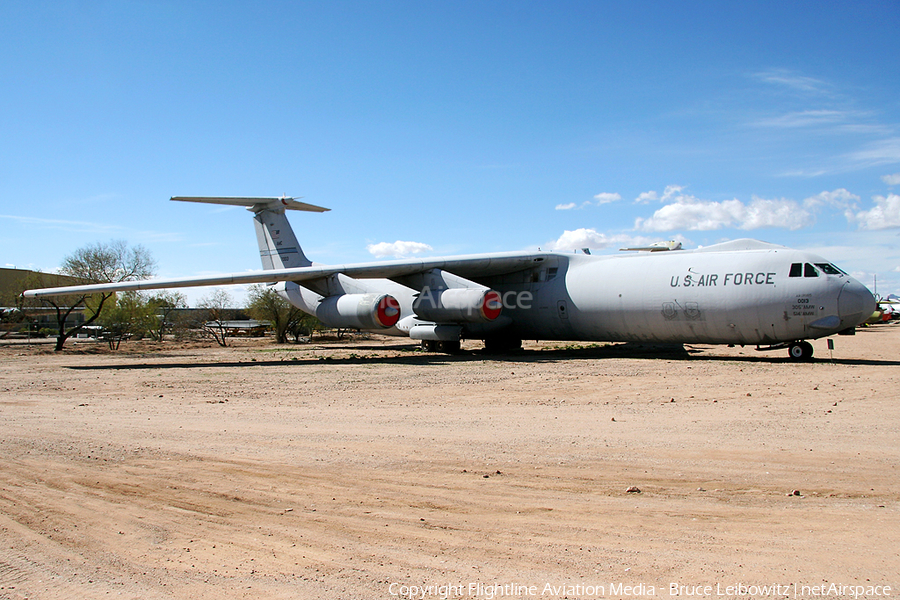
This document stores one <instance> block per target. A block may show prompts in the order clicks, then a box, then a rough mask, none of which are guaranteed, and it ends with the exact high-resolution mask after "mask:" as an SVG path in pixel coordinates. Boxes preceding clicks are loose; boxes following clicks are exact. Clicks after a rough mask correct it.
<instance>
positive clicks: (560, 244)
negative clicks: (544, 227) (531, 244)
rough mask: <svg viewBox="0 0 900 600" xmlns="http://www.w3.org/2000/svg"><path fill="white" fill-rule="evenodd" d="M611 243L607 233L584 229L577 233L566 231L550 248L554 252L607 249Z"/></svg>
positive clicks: (578, 230) (577, 230)
mask: <svg viewBox="0 0 900 600" xmlns="http://www.w3.org/2000/svg"><path fill="white" fill-rule="evenodd" d="M609 243H610V239H609V237H608V236H607V235H606V234H605V233H600V232H598V231H597V230H596V229H585V228H584V227H582V228H580V229H576V230H575V231H568V230H566V231H564V232H563V234H562V235H561V236H559V239H557V240H556V241H555V242H551V243H550V244H549V245H548V246H549V249H550V250H552V251H562V250H578V249H581V248H606V247H607V246H608V245H609Z"/></svg>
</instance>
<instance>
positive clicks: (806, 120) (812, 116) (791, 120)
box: [754, 110, 856, 129]
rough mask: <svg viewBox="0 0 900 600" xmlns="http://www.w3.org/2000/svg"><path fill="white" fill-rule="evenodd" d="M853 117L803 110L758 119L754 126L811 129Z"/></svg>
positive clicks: (835, 112)
mask: <svg viewBox="0 0 900 600" xmlns="http://www.w3.org/2000/svg"><path fill="white" fill-rule="evenodd" d="M851 116H856V115H853V114H852V113H844V112H841V111H837V110H803V111H799V112H793V113H788V114H786V115H782V116H780V117H772V118H769V119H760V120H759V121H756V122H755V123H754V125H757V126H759V127H777V128H783V129H793V128H797V127H811V126H818V125H831V124H834V123H843V122H846V121H847V119H848V118H849V117H851Z"/></svg>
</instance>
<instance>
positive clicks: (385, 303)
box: [375, 296, 400, 327]
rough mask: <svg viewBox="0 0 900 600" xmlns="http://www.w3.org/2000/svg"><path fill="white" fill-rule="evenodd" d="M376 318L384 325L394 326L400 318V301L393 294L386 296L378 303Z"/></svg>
mask: <svg viewBox="0 0 900 600" xmlns="http://www.w3.org/2000/svg"><path fill="white" fill-rule="evenodd" d="M375 318H376V319H377V320H378V323H379V324H381V326H382V327H393V326H394V325H396V324H397V321H399V320H400V303H399V302H397V299H396V298H394V297H393V296H385V297H384V298H382V299H381V302H379V303H378V312H377V314H376V315H375Z"/></svg>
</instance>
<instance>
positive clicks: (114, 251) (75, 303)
mask: <svg viewBox="0 0 900 600" xmlns="http://www.w3.org/2000/svg"><path fill="white" fill-rule="evenodd" d="M155 267H156V261H154V260H153V257H152V256H151V255H150V252H149V251H148V250H147V249H145V248H144V247H143V246H135V247H133V248H129V247H128V244H127V243H125V242H124V241H123V240H113V241H111V242H110V243H108V244H103V243H100V242H98V243H96V244H91V245H88V246H85V247H83V248H79V249H78V250H76V251H75V252H73V253H72V254H71V255H69V256H67V257H66V258H65V259H63V264H62V268H60V273H62V274H63V275H69V276H71V277H77V278H78V279H80V280H81V281H83V282H84V283H118V282H121V281H135V280H138V279H147V278H149V277H151V276H152V275H153V271H154V269H155ZM113 295H114V292H104V293H99V294H74V295H71V296H58V297H55V298H46V299H42V302H44V303H46V304H49V305H50V306H52V307H54V308H55V309H56V322H57V325H58V328H59V329H58V333H57V336H56V348H55V349H56V350H57V351H59V350H62V349H63V345H64V344H65V343H66V340H67V339H69V338H70V337H72V336H73V335H76V334H78V332H79V331H81V330H82V329H83V328H84V327H86V326H88V325H90V324H92V323H93V322H94V321H96V320H97V318H98V317H99V316H100V312H101V311H102V310H103V305H104V304H105V303H106V301H107V300H109V298H110V297H112V296H113ZM79 306H84V307H85V308H86V309H87V311H86V316H87V319H85V321H84V322H83V323H79V324H78V325H76V326H74V327H71V328H69V329H67V328H66V319H68V317H69V315H71V314H72V311H74V310H75V309H76V308H78V307H79Z"/></svg>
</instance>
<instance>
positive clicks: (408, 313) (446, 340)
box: [25, 197, 875, 360]
mask: <svg viewBox="0 0 900 600" xmlns="http://www.w3.org/2000/svg"><path fill="white" fill-rule="evenodd" d="M172 200H177V201H185V202H204V203H211V204H230V205H238V206H246V207H247V208H248V209H249V210H250V211H251V212H252V213H253V220H254V223H255V227H256V236H257V241H258V243H259V250H260V256H261V258H262V265H263V271H259V272H253V273H231V274H225V275H219V276H210V277H194V278H182V279H159V280H146V281H133V282H127V283H115V284H96V285H81V286H70V287H63V288H50V289H41V290H30V291H27V292H25V295H26V296H29V297H42V296H52V295H64V294H72V293H79V294H80V293H85V292H101V291H122V290H147V289H161V288H175V287H190V286H206V285H226V284H251V283H267V284H271V285H273V286H275V289H276V290H277V291H278V293H279V294H280V295H281V296H283V297H284V298H285V299H287V300H288V301H289V302H291V303H292V304H294V305H295V306H297V307H299V308H300V309H302V310H304V311H306V312H307V313H309V314H312V315H315V316H316V317H318V318H319V319H320V320H321V321H322V322H323V323H325V324H326V325H329V326H332V327H345V328H354V329H362V330H371V331H377V332H379V333H385V334H389V335H402V336H409V337H410V338H412V339H415V340H421V341H422V343H423V346H425V347H426V349H429V350H440V351H444V352H454V351H456V350H458V349H459V346H460V340H461V339H483V340H484V342H485V347H486V348H487V349H488V350H508V349H512V348H517V347H519V346H520V345H521V341H522V340H523V339H534V340H588V341H632V342H661V343H699V344H739V345H748V344H749V345H756V346H757V348H758V349H759V350H773V349H779V348H786V349H788V351H789V355H790V356H791V358H793V359H796V360H806V359H809V358H811V357H812V352H813V349H812V345H811V344H810V343H809V342H808V341H806V340H809V339H815V338H820V337H824V336H829V335H833V334H836V333H841V332H849V331H852V330H853V329H854V328H855V327H856V326H857V325H858V324H860V323H863V322H864V321H865V320H866V319H868V318H869V316H870V315H871V314H872V312H873V310H874V309H875V298H874V297H873V296H872V294H871V292H869V290H868V289H867V288H866V287H865V286H864V285H862V284H861V283H860V282H858V281H857V280H856V279H854V278H853V277H851V276H849V275H848V274H847V273H845V272H844V271H842V270H841V269H839V268H838V267H836V266H834V265H833V264H832V263H830V262H829V261H827V260H826V259H824V258H821V257H819V256H816V255H813V254H809V253H808V252H802V251H799V250H792V249H790V248H787V247H784V246H777V245H774V244H767V243H764V242H759V241H756V240H749V239H742V240H735V241H731V242H725V243H722V244H716V245H714V246H708V247H706V248H700V249H696V250H681V249H680V244H674V243H662V244H654V245H653V246H648V247H645V248H636V249H634V250H638V251H637V252H635V253H633V254H626V255H617V256H596V255H594V256H592V255H589V254H587V253H582V254H566V253H559V252H507V253H491V254H475V255H469V256H459V257H449V258H426V259H402V260H392V261H381V262H368V263H357V264H348V265H329V266H325V265H318V264H314V263H312V262H311V261H310V260H309V259H308V258H307V257H306V255H305V254H304V253H303V250H302V249H301V247H300V244H299V243H298V241H297V238H296V236H295V235H294V232H293V230H292V228H291V226H290V223H289V222H288V220H287V217H286V215H285V211H286V210H288V209H289V210H300V211H311V212H323V211H326V210H328V209H326V208H322V207H319V206H313V205H310V204H306V203H303V202H298V201H297V200H295V199H293V198H198V197H175V198H172ZM641 250H643V251H641Z"/></svg>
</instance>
